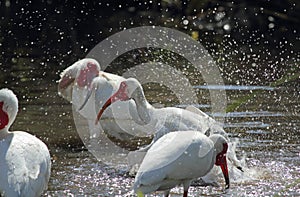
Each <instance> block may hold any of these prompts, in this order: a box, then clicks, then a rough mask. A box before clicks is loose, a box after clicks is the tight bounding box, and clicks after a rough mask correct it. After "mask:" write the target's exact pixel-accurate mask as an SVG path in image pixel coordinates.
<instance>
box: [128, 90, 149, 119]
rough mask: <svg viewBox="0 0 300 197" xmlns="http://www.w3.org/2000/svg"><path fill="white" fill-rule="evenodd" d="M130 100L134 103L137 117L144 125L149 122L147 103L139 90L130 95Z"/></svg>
mask: <svg viewBox="0 0 300 197" xmlns="http://www.w3.org/2000/svg"><path fill="white" fill-rule="evenodd" d="M132 95H133V96H132V98H133V100H134V101H135V103H136V108H137V112H138V115H139V117H140V119H141V120H142V122H143V123H144V124H148V123H149V122H150V120H151V117H150V111H149V109H148V102H147V100H146V97H145V95H144V92H143V90H142V89H141V88H137V89H136V90H135V91H134V92H133V93H132Z"/></svg>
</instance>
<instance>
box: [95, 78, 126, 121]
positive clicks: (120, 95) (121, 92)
mask: <svg viewBox="0 0 300 197" xmlns="http://www.w3.org/2000/svg"><path fill="white" fill-rule="evenodd" d="M129 99H130V98H129V97H128V95H127V84H126V83H125V82H121V84H120V87H119V89H118V91H117V92H116V93H114V94H113V95H112V96H111V97H110V98H109V99H108V100H107V101H106V102H105V103H104V105H103V106H102V108H101V110H100V111H99V113H98V115H97V119H96V122H95V124H97V123H98V121H99V120H100V118H101V116H102V114H103V112H104V111H105V109H106V108H107V107H109V106H110V105H111V104H113V103H114V102H116V101H127V100H129Z"/></svg>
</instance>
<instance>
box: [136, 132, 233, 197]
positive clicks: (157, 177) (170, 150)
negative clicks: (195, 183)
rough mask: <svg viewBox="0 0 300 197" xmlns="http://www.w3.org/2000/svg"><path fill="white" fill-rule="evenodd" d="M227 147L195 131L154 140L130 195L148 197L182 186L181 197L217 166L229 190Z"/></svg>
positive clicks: (220, 140) (221, 140)
mask: <svg viewBox="0 0 300 197" xmlns="http://www.w3.org/2000/svg"><path fill="white" fill-rule="evenodd" d="M227 148H228V144H227V141H226V139H225V138H224V137H223V136H222V135H220V134H213V135H211V136H210V137H207V136H206V135H204V134H202V133H201V132H198V131H175V132H171V133H168V134H166V135H164V136H162V137H161V138H160V139H158V140H157V141H156V142H155V143H154V144H153V145H152V146H151V147H150V149H149V150H148V152H147V153H146V156H145V158H144V160H143V162H142V164H141V166H140V168H139V170H138V172H137V175H136V177H135V183H134V191H135V192H136V193H137V194H148V193H151V192H154V191H165V196H168V195H169V191H170V189H172V188H173V187H175V186H177V185H179V184H182V185H183V188H184V193H183V196H184V197H187V196H188V189H189V186H190V183H191V181H192V180H193V179H196V178H198V177H202V176H205V175H206V174H207V173H208V172H209V171H210V170H211V169H212V167H213V165H214V164H215V165H217V166H220V167H221V169H222V172H223V175H224V178H225V182H226V189H228V188H229V175H228V168H227V162H226V152H227Z"/></svg>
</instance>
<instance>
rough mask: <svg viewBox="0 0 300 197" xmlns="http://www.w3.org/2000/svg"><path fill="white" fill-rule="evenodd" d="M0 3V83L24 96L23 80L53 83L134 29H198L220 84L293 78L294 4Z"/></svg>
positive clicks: (240, 0) (262, 0)
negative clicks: (96, 49) (102, 45)
mask: <svg viewBox="0 0 300 197" xmlns="http://www.w3.org/2000/svg"><path fill="white" fill-rule="evenodd" d="M0 6H1V9H0V25H1V29H0V72H1V74H0V84H3V86H10V87H12V88H16V89H19V91H21V92H22V94H25V95H26V94H29V92H30V89H31V88H33V86H32V84H31V82H34V86H35V87H37V86H39V84H40V83H43V82H44V81H45V80H46V81H48V82H50V83H49V86H55V85H56V81H57V80H58V79H59V76H58V74H59V73H60V72H61V71H62V70H63V69H64V68H66V67H67V66H69V65H71V64H72V63H73V62H75V61H77V60H78V59H80V58H83V57H85V55H86V54H87V53H88V52H89V51H90V50H91V49H92V48H93V47H94V46H95V45H96V44H97V43H99V42H101V41H102V40H103V39H104V38H106V37H108V36H110V35H112V34H114V33H116V32H119V31H121V30H123V29H125V28H126V29H128V28H132V27H138V26H142V25H158V26H166V27H170V28H175V29H178V30H180V31H183V32H185V33H187V34H190V35H191V34H192V32H198V35H199V37H198V38H197V39H198V40H199V41H200V43H201V44H202V45H203V46H204V47H205V48H206V49H207V50H208V51H209V52H210V53H211V55H212V56H213V57H214V59H215V60H216V61H217V62H218V65H219V66H220V69H221V71H222V74H223V77H224V79H225V82H226V83H233V84H245V85H247V84H250V85H251V84H259V85H269V84H270V83H272V82H274V81H276V80H278V79H280V78H281V77H282V76H284V75H286V73H299V69H298V68H299V47H300V43H299V39H300V37H299V31H300V25H299V24H300V22H299V20H300V5H299V3H298V1H296V0H272V1H268V0H252V1H246V0H234V1H223V0H222V1H221V0H220V1H219V0H213V1H206V0H201V1H199V0H182V1H180V0H177V1H176V0H173V1H172V0H165V1H160V0H153V1H139V0H137V1H133V0H129V1H126V2H125V1H108V0H104V1H93V2H92V1H60V0H45V1H28V2H27V1H10V0H4V1H3V0H2V1H0ZM184 21H185V22H187V21H188V23H185V22H184ZM109 71H111V72H113V70H109ZM241 76H243V77H241ZM237 78H239V81H237ZM240 78H242V79H240ZM26 82H28V85H27V84H26ZM296 84H298V83H296ZM294 85H295V83H294ZM20 86H21V87H22V88H20ZM28 97H30V95H28ZM29 100H30V99H29Z"/></svg>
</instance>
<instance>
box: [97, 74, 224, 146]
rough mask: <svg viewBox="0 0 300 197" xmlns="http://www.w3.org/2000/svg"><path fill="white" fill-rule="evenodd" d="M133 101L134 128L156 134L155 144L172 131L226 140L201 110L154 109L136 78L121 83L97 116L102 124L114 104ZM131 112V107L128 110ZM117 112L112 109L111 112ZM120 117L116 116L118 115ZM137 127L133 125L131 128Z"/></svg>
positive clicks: (212, 121)
mask: <svg viewBox="0 0 300 197" xmlns="http://www.w3.org/2000/svg"><path fill="white" fill-rule="evenodd" d="M128 100H133V101H134V104H135V106H136V107H135V108H129V110H132V109H136V112H137V113H134V112H130V114H131V115H132V119H133V121H134V122H135V125H140V126H143V128H144V131H143V132H144V133H147V132H148V133H150V134H155V139H154V141H156V140H157V139H158V138H160V137H161V136H163V135H164V134H166V133H169V132H172V131H184V130H197V131H201V132H203V133H204V132H206V131H208V130H209V132H210V133H220V134H222V135H224V136H227V134H226V132H225V131H224V130H223V128H222V127H221V126H220V125H219V124H218V123H217V122H216V121H215V120H214V119H212V118H210V117H209V116H208V115H206V114H205V113H203V112H202V111H200V110H199V109H197V110H198V113H195V112H194V111H192V110H194V108H192V107H189V108H188V110H187V109H181V108H176V107H165V108H158V109H157V108H154V107H152V106H151V105H149V103H148V102H147V100H146V98H145V95H144V91H143V89H142V86H141V84H140V83H139V82H138V81H137V80H136V79H134V78H128V79H126V80H125V81H122V82H121V83H120V87H119V89H118V91H117V92H116V93H115V94H113V95H112V96H111V97H110V98H109V99H108V100H107V101H106V102H105V104H104V105H102V108H101V110H100V111H99V113H98V115H97V120H96V121H98V120H100V118H101V116H102V114H103V113H104V111H105V110H106V108H108V107H109V106H110V105H111V104H113V103H115V102H117V101H128ZM127 108H128V107H127ZM114 110H116V111H117V110H118V109H114V108H112V111H114ZM115 114H117V113H115ZM132 125H134V124H132Z"/></svg>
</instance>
